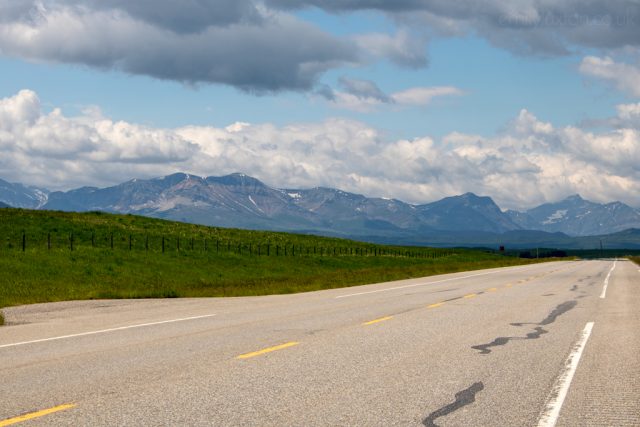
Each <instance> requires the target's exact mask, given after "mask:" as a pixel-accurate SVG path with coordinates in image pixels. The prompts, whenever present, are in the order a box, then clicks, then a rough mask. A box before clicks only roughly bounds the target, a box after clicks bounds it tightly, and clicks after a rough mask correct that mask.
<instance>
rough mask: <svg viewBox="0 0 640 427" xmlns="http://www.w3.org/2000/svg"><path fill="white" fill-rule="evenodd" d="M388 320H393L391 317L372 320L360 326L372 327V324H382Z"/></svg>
mask: <svg viewBox="0 0 640 427" xmlns="http://www.w3.org/2000/svg"><path fill="white" fill-rule="evenodd" d="M389 319H393V316H385V317H381V318H379V319H373V320H370V321H368V322H364V323H363V324H362V325H364V326H368V325H373V324H374V323H380V322H384V321H385V320H389Z"/></svg>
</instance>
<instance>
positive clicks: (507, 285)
mask: <svg viewBox="0 0 640 427" xmlns="http://www.w3.org/2000/svg"><path fill="white" fill-rule="evenodd" d="M512 286H513V285H512V284H511V283H507V284H506V285H504V287H505V288H510V287H512Z"/></svg>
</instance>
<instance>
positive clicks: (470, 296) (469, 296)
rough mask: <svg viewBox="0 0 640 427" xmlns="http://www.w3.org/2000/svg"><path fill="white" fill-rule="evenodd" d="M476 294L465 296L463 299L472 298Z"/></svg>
mask: <svg viewBox="0 0 640 427" xmlns="http://www.w3.org/2000/svg"><path fill="white" fill-rule="evenodd" d="M476 295H477V294H467V295H465V296H464V297H463V298H474V297H475V296H476Z"/></svg>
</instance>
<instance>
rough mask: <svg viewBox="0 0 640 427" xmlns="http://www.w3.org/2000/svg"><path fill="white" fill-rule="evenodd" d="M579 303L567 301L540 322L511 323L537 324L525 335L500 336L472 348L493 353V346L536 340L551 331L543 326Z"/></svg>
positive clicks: (518, 324) (483, 352) (515, 324)
mask: <svg viewBox="0 0 640 427" xmlns="http://www.w3.org/2000/svg"><path fill="white" fill-rule="evenodd" d="M577 304H578V302H577V301H576V300H571V301H565V302H563V303H562V304H560V305H558V306H557V307H556V308H554V309H553V310H552V311H551V313H549V315H548V316H547V317H545V318H544V319H543V320H542V321H541V322H539V323H511V326H524V325H536V327H535V328H533V331H532V332H529V333H528V334H527V335H525V336H524V337H498V338H496V339H494V340H493V341H491V342H490V343H487V344H479V345H474V346H472V347H471V348H473V349H474V350H479V351H480V353H479V354H489V353H491V350H489V349H490V348H491V347H498V346H503V345H506V344H507V343H509V341H519V340H536V339H538V338H540V337H541V336H542V335H544V334H547V333H549V331H547V330H546V329H544V328H542V326H546V325H550V324H551V323H553V322H555V321H556V319H557V318H558V317H559V316H561V315H562V314H564V313H566V312H567V311H569V310H571V309H572V308H574V307H575V306H576V305H577Z"/></svg>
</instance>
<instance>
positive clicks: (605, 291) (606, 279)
mask: <svg viewBox="0 0 640 427" xmlns="http://www.w3.org/2000/svg"><path fill="white" fill-rule="evenodd" d="M617 263H618V260H615V261H614V262H613V266H612V267H611V270H609V274H607V277H606V278H605V279H604V286H603V287H602V293H601V294H600V298H602V299H604V298H605V297H606V296H607V287H609V278H610V277H611V273H613V270H614V269H615V268H616V264H617Z"/></svg>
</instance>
